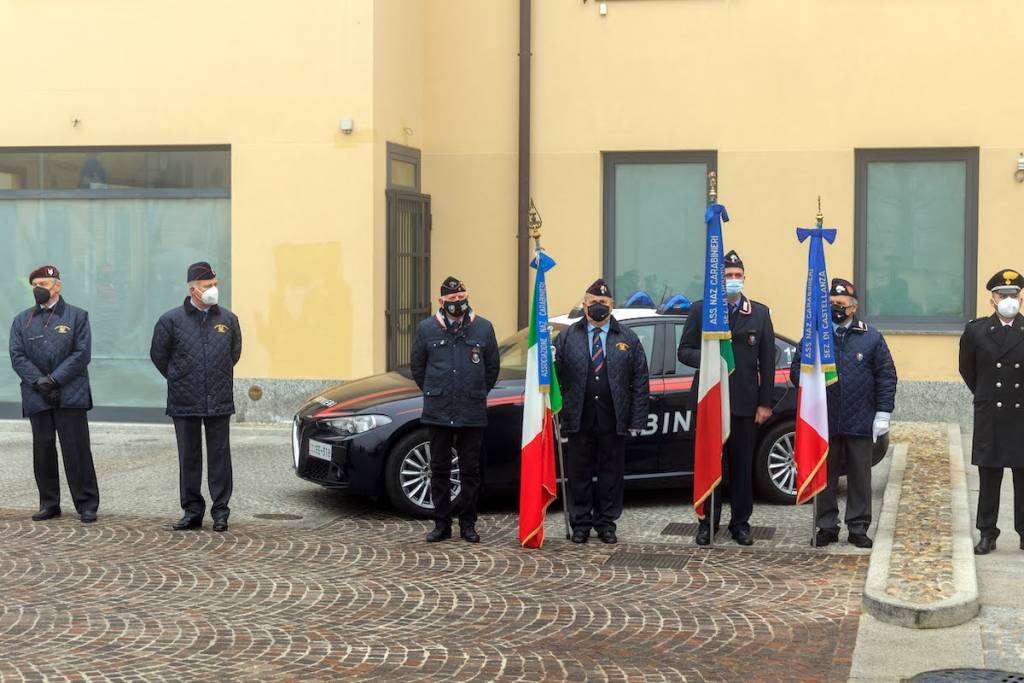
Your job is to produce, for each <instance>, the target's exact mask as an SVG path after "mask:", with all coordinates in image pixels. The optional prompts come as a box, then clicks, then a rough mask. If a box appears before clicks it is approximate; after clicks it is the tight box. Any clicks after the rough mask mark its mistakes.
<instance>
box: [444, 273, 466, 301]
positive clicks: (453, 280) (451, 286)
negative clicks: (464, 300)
mask: <svg viewBox="0 0 1024 683" xmlns="http://www.w3.org/2000/svg"><path fill="white" fill-rule="evenodd" d="M465 291H466V285H464V284H463V283H462V280H460V279H459V278H457V277H453V276H451V275H449V276H448V277H446V278H445V279H444V282H442V283H441V296H448V295H449V294H455V293H457V292H465Z"/></svg>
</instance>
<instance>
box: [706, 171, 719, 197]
mask: <svg viewBox="0 0 1024 683" xmlns="http://www.w3.org/2000/svg"><path fill="white" fill-rule="evenodd" d="M708 201H709V202H710V203H712V204H714V203H715V202H717V201H718V174H717V173H715V172H714V171H711V172H710V173H708Z"/></svg>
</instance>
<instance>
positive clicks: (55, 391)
mask: <svg viewBox="0 0 1024 683" xmlns="http://www.w3.org/2000/svg"><path fill="white" fill-rule="evenodd" d="M28 281H29V284H30V285H32V294H33V296H34V297H35V301H36V303H35V305H34V306H32V308H29V309H28V310H26V311H23V312H22V313H20V314H18V317H16V318H15V319H14V323H13V324H12V325H11V339H10V354H11V365H12V366H14V371H15V372H16V373H18V376H19V377H20V378H21V407H22V414H23V415H24V416H26V417H27V418H28V419H29V422H30V423H31V425H32V468H33V470H34V472H35V478H36V486H38V488H39V512H37V513H36V514H34V515H32V519H34V520H36V521H42V520H46V519H51V518H53V517H60V515H61V509H60V470H59V468H58V466H57V439H58V438H59V439H60V451H61V455H62V456H63V458H64V473H65V475H67V480H68V488H70V489H71V498H72V500H73V501H74V504H75V510H76V511H77V512H78V514H79V515H80V516H81V520H82V521H83V522H85V523H87V524H88V523H90V522H95V521H96V511H97V509H98V508H99V505H100V493H99V488H98V487H97V484H96V469H95V467H94V466H93V461H92V449H91V447H90V444H89V421H88V419H87V418H86V411H88V410H90V409H92V391H91V389H90V387H89V372H88V369H87V368H88V366H89V361H90V360H91V358H92V332H91V330H90V328H89V314H88V313H86V312H85V311H83V310H82V309H80V308H77V307H75V306H72V305H71V304H69V303H67V302H65V301H64V298H63V297H62V296H61V288H62V287H63V285H62V283H61V279H60V272H59V271H58V270H57V268H56V267H55V266H43V267H41V268H37V269H35V270H34V271H32V273H31V274H30V275H29V276H28Z"/></svg>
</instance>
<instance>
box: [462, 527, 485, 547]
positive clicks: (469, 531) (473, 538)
mask: <svg viewBox="0 0 1024 683" xmlns="http://www.w3.org/2000/svg"><path fill="white" fill-rule="evenodd" d="M459 536H462V540H464V541H469V542H470V543H479V542H480V534H478V533H477V532H476V527H475V526H462V525H461V524H460V525H459Z"/></svg>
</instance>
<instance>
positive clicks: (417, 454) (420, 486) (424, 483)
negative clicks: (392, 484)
mask: <svg viewBox="0 0 1024 683" xmlns="http://www.w3.org/2000/svg"><path fill="white" fill-rule="evenodd" d="M399 477H400V481H401V485H402V493H403V494H404V495H405V497H406V498H408V499H409V501H410V502H412V504H413V505H416V506H417V507H420V508H423V509H425V510H433V509H434V501H433V499H432V498H431V495H430V442H429V441H424V442H422V443H420V444H417V445H416V446H414V447H413V448H412V449H411V450H410V451H409V452H407V453H406V454H405V457H404V458H402V465H401V469H400V470H399ZM451 482H452V499H454V498H455V497H456V496H457V495H459V491H460V490H461V489H462V482H461V480H460V479H459V455H458V453H456V452H455V449H454V448H453V449H452V476H451Z"/></svg>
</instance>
